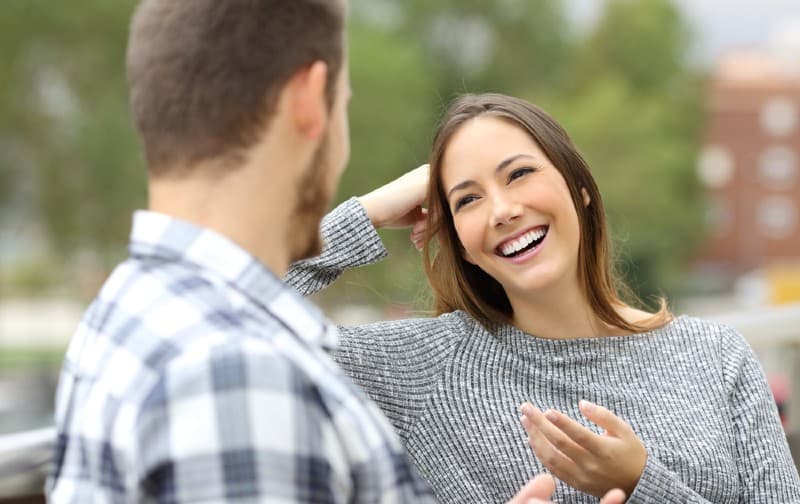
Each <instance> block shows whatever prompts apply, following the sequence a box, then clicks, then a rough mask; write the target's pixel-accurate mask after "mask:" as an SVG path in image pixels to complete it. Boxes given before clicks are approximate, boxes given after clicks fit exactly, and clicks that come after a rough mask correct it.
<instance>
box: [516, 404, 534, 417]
mask: <svg viewBox="0 0 800 504" xmlns="http://www.w3.org/2000/svg"><path fill="white" fill-rule="evenodd" d="M519 410H520V412H522V414H523V415H532V414H533V408H532V407H531V405H530V404H522V405H520V407H519Z"/></svg>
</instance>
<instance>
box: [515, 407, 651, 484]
mask: <svg viewBox="0 0 800 504" xmlns="http://www.w3.org/2000/svg"><path fill="white" fill-rule="evenodd" d="M579 406H580V409H581V413H583V415H584V416H585V417H586V418H587V419H589V420H590V421H592V422H593V423H595V424H597V425H599V426H600V427H602V428H603V429H604V430H605V433H604V434H602V435H599V434H595V433H594V432H592V431H590V430H589V429H587V428H586V427H584V426H582V425H580V424H579V423H578V422H576V421H575V420H573V419H571V418H569V417H568V416H566V415H564V414H563V413H561V412H558V411H555V410H547V411H546V412H544V413H542V412H541V411H539V410H538V409H537V408H536V407H534V406H533V405H532V404H530V403H525V404H523V405H522V406H521V407H520V410H521V411H522V414H523V416H522V418H521V419H520V420H521V422H522V425H523V426H524V427H525V430H526V431H527V433H528V442H529V443H530V445H531V448H533V451H534V453H535V454H536V456H537V457H538V459H539V461H541V462H542V464H544V466H545V467H547V469H548V470H549V471H550V472H551V473H552V474H553V475H554V476H555V477H557V478H559V479H560V480H562V481H564V482H565V483H567V484H568V485H570V486H572V487H574V488H577V489H578V490H581V491H582V492H586V493H589V494H592V495H594V496H596V497H600V496H602V495H604V494H605V493H606V492H608V491H609V490H611V489H613V488H620V489H622V490H624V491H625V493H626V494H628V495H630V494H631V493H632V492H633V490H634V488H636V485H637V483H638V482H639V478H640V477H641V475H642V471H644V466H645V463H646V462H647V449H646V448H645V446H644V443H642V441H641V440H640V439H639V438H638V436H636V433H635V432H634V431H633V429H632V428H631V427H630V425H628V424H627V423H626V422H625V421H623V420H622V419H621V418H619V417H617V416H616V415H614V414H613V413H612V412H611V411H609V410H607V409H606V408H603V407H602V406H598V405H596V404H592V403H590V402H588V401H581V402H580V405H579Z"/></svg>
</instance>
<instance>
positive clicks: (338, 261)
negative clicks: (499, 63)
mask: <svg viewBox="0 0 800 504" xmlns="http://www.w3.org/2000/svg"><path fill="white" fill-rule="evenodd" d="M426 188H427V194H426ZM425 201H426V202H427V203H428V205H429V207H428V213H427V217H426V216H425V214H424V212H423V211H422V209H421V207H420V205H421V203H423V202H425ZM409 224H414V229H413V231H412V240H413V241H414V242H415V243H416V244H417V245H418V246H421V247H422V248H423V249H424V252H425V254H424V263H425V270H426V273H427V275H428V279H429V281H430V284H431V286H432V288H433V292H434V296H435V306H436V311H437V313H438V316H436V317H435V318H429V319H414V320H400V321H392V322H382V323H377V324H370V325H365V326H358V327H343V328H341V334H340V346H339V350H338V351H337V353H336V355H335V356H336V359H337V361H338V362H339V363H340V365H341V366H342V367H343V368H344V369H345V370H346V372H347V373H348V374H350V376H351V377H352V378H353V379H354V381H355V382H356V383H358V384H359V385H360V386H361V387H362V388H364V389H365V390H366V391H367V393H368V394H369V395H370V396H371V398H372V399H373V400H374V401H375V402H376V403H377V404H378V405H379V406H380V407H381V408H382V409H383V410H384V412H385V413H386V415H387V416H388V417H389V418H390V420H391V421H392V423H393V424H394V426H395V427H396V428H397V430H398V432H399V433H400V435H401V437H402V438H403V441H404V442H405V444H406V447H407V449H408V451H409V453H410V454H411V456H412V457H413V458H414V461H415V463H416V464H417V466H418V468H419V470H420V471H421V473H422V475H423V476H424V477H425V478H426V479H427V480H428V482H429V483H430V484H431V486H432V487H433V489H434V491H435V493H436V495H437V497H438V498H439V499H440V500H441V501H442V502H465V501H467V502H502V501H504V500H506V499H508V498H509V497H510V496H511V495H512V494H513V493H514V489H515V488H519V487H520V486H521V485H522V484H523V483H524V482H525V481H526V480H527V479H528V478H529V477H530V476H531V475H532V474H536V473H541V472H544V471H549V472H551V473H552V474H553V475H555V476H556V477H557V478H559V479H560V480H561V481H562V482H563V483H564V484H559V487H558V489H557V492H556V495H555V496H554V500H555V501H557V502H596V499H595V497H597V496H600V495H602V494H603V493H604V492H605V491H607V490H609V489H610V488H614V487H619V488H622V489H623V490H625V491H626V493H627V494H628V495H629V496H630V497H629V500H628V502H630V503H634V502H676V503H677V502H681V503H682V502H715V503H717V502H718V503H721V502H726V503H727V502H800V478H798V475H797V471H796V469H795V467H794V466H793V463H792V459H791V456H790V454H789V450H788V446H787V443H786V439H785V436H784V433H783V431H782V428H781V425H780V423H779V420H778V416H777V413H776V409H775V405H774V402H773V401H772V398H771V396H770V392H769V390H768V388H767V384H766V380H765V378H764V373H763V371H762V370H761V368H760V366H759V364H758V362H757V360H756V358H755V356H754V354H753V352H752V351H751V350H750V348H749V347H748V346H747V344H746V342H745V341H744V340H743V339H742V337H741V336H740V335H739V334H737V333H736V332H735V331H733V330H732V329H730V328H728V327H725V326H722V325H718V324H714V323H711V322H708V321H704V320H699V319H695V318H691V317H686V316H681V317H677V318H674V317H672V315H671V314H670V313H669V311H668V310H667V309H666V306H665V305H664V304H663V303H662V307H661V309H660V310H659V311H658V312H656V313H648V312H645V311H642V310H639V309H636V308H634V307H632V306H630V305H628V304H626V303H624V302H623V301H622V300H621V298H620V296H619V294H618V293H619V292H620V289H621V288H622V286H621V284H620V283H619V281H618V280H617V279H616V277H615V276H614V274H613V271H612V268H611V265H610V259H609V253H608V231H607V228H606V223H605V217H604V211H603V205H602V201H601V197H600V194H599V192H598V189H597V186H596V184H595V182H594V180H593V178H592V176H591V174H590V172H589V169H588V166H587V165H586V162H585V161H584V160H583V159H582V158H581V156H580V154H579V153H578V152H577V150H576V149H575V147H574V146H573V145H572V143H571V141H570V140H569V138H568V136H567V134H566V133H565V132H564V130H563V129H562V128H561V127H560V126H559V125H558V124H557V123H556V122H555V121H554V120H553V119H552V118H550V117H549V116H548V115H547V114H546V113H544V112H543V111H541V110H540V109H538V108H536V107H535V106H533V105H531V104H529V103H527V102H525V101H523V100H519V99H515V98H511V97H507V96H502V95H497V94H487V95H479V96H473V95H468V96H464V97H462V98H460V99H459V100H457V101H456V102H455V103H454V104H453V105H452V106H451V107H450V109H449V111H448V112H447V114H446V115H445V117H444V119H443V121H442V124H441V126H440V127H439V130H438V132H437V135H436V138H435V140H434V144H433V150H432V154H431V158H430V174H428V172H427V168H426V167H421V168H419V169H417V170H414V171H412V172H410V173H409V174H406V175H404V176H403V177H401V178H400V179H398V180H396V181H394V182H392V183H390V184H388V185H386V186H384V187H382V188H380V189H378V190H376V191H374V192H372V193H370V194H368V195H366V196H363V197H361V198H359V199H358V200H356V199H351V200H349V201H347V202H345V203H343V204H342V205H340V206H339V207H338V208H337V209H335V210H334V211H333V212H331V213H330V214H329V215H328V216H327V217H326V219H325V221H324V223H323V234H324V235H325V238H326V241H327V243H328V246H327V250H326V251H325V252H324V253H323V255H322V256H321V257H319V258H316V259H314V260H311V261H306V262H303V263H300V264H297V265H296V266H295V267H294V269H293V270H292V271H291V272H290V274H289V276H288V277H287V279H288V280H289V281H290V282H291V283H293V284H294V285H295V286H296V287H298V288H299V289H300V290H301V291H302V292H304V293H305V294H309V293H311V292H313V291H315V290H318V289H320V288H322V287H324V286H325V285H327V284H329V283H330V282H332V281H333V280H334V279H335V278H336V277H337V275H339V273H341V271H342V270H344V269H346V268H350V267H355V266H359V265H363V264H367V263H370V262H373V261H377V260H379V259H381V258H383V257H384V256H385V254H386V252H385V250H384V248H383V246H382V244H381V242H380V239H379V238H378V236H377V234H376V233H375V228H379V227H390V226H397V225H409ZM522 403H525V405H524V406H523V408H522V411H523V413H524V415H523V417H522V418H520V417H519V412H518V410H517V408H518V405H520V404H522ZM612 412H613V413H612ZM520 420H521V423H522V426H521V425H520ZM523 426H524V429H523ZM526 430H527V434H528V436H527V438H526V435H525V434H526V432H525V431H526ZM531 447H532V448H533V450H531V449H530V448H531ZM593 496H595V497H593Z"/></svg>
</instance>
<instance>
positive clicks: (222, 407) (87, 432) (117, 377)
mask: <svg viewBox="0 0 800 504" xmlns="http://www.w3.org/2000/svg"><path fill="white" fill-rule="evenodd" d="M335 345H336V329H335V327H333V326H332V325H330V324H329V323H328V322H327V321H326V320H325V318H324V317H323V315H322V314H321V313H320V312H319V311H318V310H317V309H316V308H315V307H314V306H313V305H311V304H310V303H309V302H307V301H305V300H304V299H303V298H302V297H300V296H299V295H298V294H297V293H296V292H295V291H293V290H291V289H290V288H288V287H287V286H286V285H284V284H283V283H282V282H281V281H280V280H279V279H278V278H277V277H276V276H275V275H273V274H272V273H271V272H270V271H269V270H268V269H266V268H265V267H264V266H263V264H262V263H260V262H258V261H257V260H256V259H254V258H253V257H252V256H251V255H250V254H248V253H247V252H245V251H244V250H243V249H241V248H240V247H239V246H237V245H236V244H234V243H233V242H231V241H230V240H228V239H226V238H225V237H223V236H221V235H219V234H217V233H215V232H213V231H211V230H208V229H201V228H198V227H196V226H193V225H191V224H189V223H187V222H183V221H179V220H176V219H172V218H170V217H167V216H165V215H162V214H158V213H155V212H145V211H140V212H137V213H136V214H135V216H134V224H133V231H132V234H131V245H130V258H129V259H128V260H126V261H125V262H124V263H122V264H121V265H119V266H118V267H117V268H116V269H115V270H114V272H113V273H112V275H111V276H110V277H109V279H108V280H107V282H106V283H105V285H104V286H103V288H102V289H101V291H100V293H99V294H98V297H97V298H96V299H95V300H94V302H93V303H92V304H91V306H90V307H89V309H88V310H87V311H86V313H85V315H84V318H83V320H82V322H81V324H80V326H79V328H78V329H77V332H76V333H75V335H74V336H73V338H72V340H71V342H70V345H69V349H68V351H67V355H66V359H65V362H64V366H63V369H62V374H61V377H60V381H59V387H58V392H57V397H56V425H57V430H58V439H57V442H56V453H55V461H54V466H53V470H52V473H51V475H50V477H49V478H48V482H47V496H48V500H49V501H50V502H54V503H66V502H80V503H86V502H103V503H105V502H108V503H122V502H125V503H127V502H164V503H171V502H236V503H244V502H248V503H249V502H270V503H296V502H297V503H300V502H302V503H311V502H313V503H344V502H348V503H350V502H353V503H366V502H376V503H377V502H382V503H389V502H422V501H428V500H430V499H431V497H430V493H429V490H428V488H427V486H426V485H425V483H424V482H422V480H421V479H420V478H419V476H418V475H417V473H416V471H415V469H414V468H413V466H412V464H411V462H410V461H409V459H408V456H407V455H406V453H405V451H404V450H403V448H402V446H401V444H400V441H399V439H398V438H397V436H396V435H395V434H394V432H393V431H392V430H391V427H390V425H389V423H388V422H387V420H386V419H385V418H384V417H383V416H382V415H381V413H380V412H379V410H378V409H377V407H376V406H374V404H373V403H372V402H370V401H369V400H368V399H367V398H366V396H365V395H364V394H363V393H362V392H361V390H360V389H358V388H357V387H356V386H355V385H353V384H352V383H351V382H350V380H349V379H348V378H346V377H345V376H344V375H343V374H342V373H341V372H340V370H339V369H338V368H337V367H336V365H335V364H333V362H332V361H331V360H330V358H329V356H328V352H329V351H331V350H332V349H333V348H334V347H335Z"/></svg>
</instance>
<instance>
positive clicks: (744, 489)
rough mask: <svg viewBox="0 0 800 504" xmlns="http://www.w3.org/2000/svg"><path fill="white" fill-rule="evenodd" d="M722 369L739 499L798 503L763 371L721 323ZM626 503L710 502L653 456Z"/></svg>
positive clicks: (799, 487)
mask: <svg viewBox="0 0 800 504" xmlns="http://www.w3.org/2000/svg"><path fill="white" fill-rule="evenodd" d="M721 355H722V359H723V363H722V373H723V378H724V381H725V383H726V386H727V388H728V397H729V410H730V415H731V422H732V424H733V429H734V435H735V446H736V464H737V468H738V472H739V501H738V502H741V503H747V504H766V503H769V502H789V503H800V479H799V478H798V474H797V469H796V468H795V466H794V463H793V461H792V457H791V454H790V452H789V445H788V444H787V442H786V435H785V433H784V431H783V428H782V426H781V423H780V418H779V416H778V411H777V407H776V406H775V401H774V400H773V398H772V394H771V392H770V390H769V386H768V384H767V379H766V376H765V375H764V371H763V369H762V368H761V365H760V364H759V362H758V359H757V358H756V355H755V354H754V353H753V351H752V349H751V348H750V346H749V345H748V344H747V342H746V341H745V340H744V338H742V336H741V335H740V334H738V333H737V332H736V331H734V330H732V329H729V328H726V329H725V334H724V336H723V340H722V348H721ZM627 502H629V503H630V504H636V503H645V502H665V503H671V502H674V503H679V502H680V503H682V502H690V503H705V502H709V501H707V500H706V499H704V498H703V497H702V496H700V495H699V494H698V493H696V492H695V491H694V490H692V489H691V488H689V487H688V486H687V485H685V484H684V483H683V482H682V481H680V479H679V478H678V476H677V475H676V474H674V473H673V472H671V471H670V470H669V469H667V468H666V467H665V466H663V465H662V464H661V463H660V462H659V461H658V460H655V459H653V458H652V457H650V458H648V460H647V464H646V465H645V469H644V472H643V473H642V477H641V478H640V480H639V483H638V484H637V486H636V489H635V490H634V492H633V494H632V495H631V497H630V499H629V500H628V501H627Z"/></svg>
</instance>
